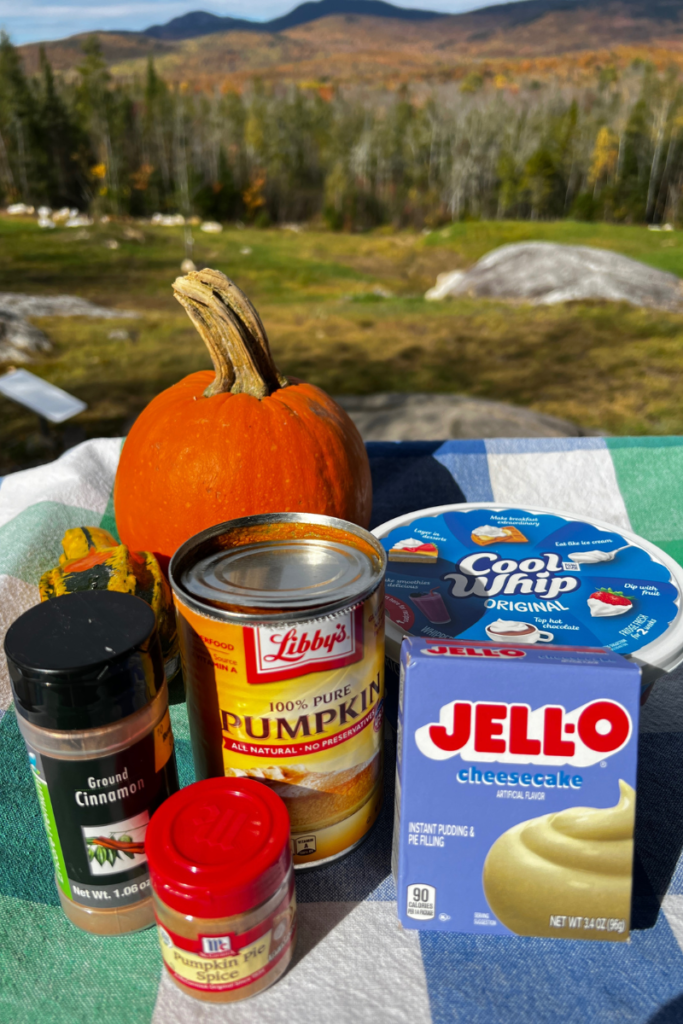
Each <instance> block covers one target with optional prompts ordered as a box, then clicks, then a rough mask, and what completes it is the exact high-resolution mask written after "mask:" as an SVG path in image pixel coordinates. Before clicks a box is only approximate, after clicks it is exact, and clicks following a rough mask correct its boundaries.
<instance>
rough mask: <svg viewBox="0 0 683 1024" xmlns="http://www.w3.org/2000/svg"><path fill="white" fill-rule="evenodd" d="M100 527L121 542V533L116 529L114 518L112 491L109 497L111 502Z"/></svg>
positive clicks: (108, 503)
mask: <svg viewBox="0 0 683 1024" xmlns="http://www.w3.org/2000/svg"><path fill="white" fill-rule="evenodd" d="M100 526H101V527H102V529H103V530H109V533H111V535H112V536H113V537H116V539H117V540H120V539H121V538H120V537H119V531H118V530H117V529H116V518H115V516H114V492H113V491H112V492H111V494H110V495H109V501H108V502H107V507H106V508H105V510H104V515H103V516H102V519H101V520H100Z"/></svg>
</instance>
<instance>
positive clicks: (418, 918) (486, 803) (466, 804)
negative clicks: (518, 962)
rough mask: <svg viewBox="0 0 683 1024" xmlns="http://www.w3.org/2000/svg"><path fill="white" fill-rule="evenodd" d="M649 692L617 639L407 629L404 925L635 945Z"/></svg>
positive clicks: (401, 776)
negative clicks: (489, 637)
mask: <svg viewBox="0 0 683 1024" xmlns="http://www.w3.org/2000/svg"><path fill="white" fill-rule="evenodd" d="M639 698H640V669H639V668H638V666H637V665H635V664H633V663H631V662H629V661H626V660H625V659H624V658H622V657H620V656H619V655H616V654H614V653H612V652H611V651H608V650H605V649H602V648H594V649H592V648H568V647H551V646H545V647H544V648H543V649H542V650H541V649H534V648H529V647H525V646H523V645H519V646H516V647H513V646H510V645H501V644H493V643H478V644H476V645H473V646H470V645H469V644H468V645H467V646H462V645H461V644H459V643H458V641H448V640H436V641H429V640H423V639H421V638H420V639H418V638H406V639H404V641H403V646H402V652H401V692H400V698H399V701H400V707H399V737H398V764H397V785H396V818H395V827H394V851H393V854H394V855H393V870H394V875H395V878H396V884H397V891H398V911H399V917H400V919H401V921H402V923H403V925H404V926H405V927H406V928H423V929H432V930H440V931H459V932H471V933H476V934H481V933H484V934H489V935H505V934H510V933H513V934H518V935H538V936H546V937H551V938H573V939H597V940H602V941H612V942H614V941H624V940H626V939H627V938H628V933H629V915H630V905H631V884H632V870H633V829H634V820H635V785H636V759H637V739H638V712H639Z"/></svg>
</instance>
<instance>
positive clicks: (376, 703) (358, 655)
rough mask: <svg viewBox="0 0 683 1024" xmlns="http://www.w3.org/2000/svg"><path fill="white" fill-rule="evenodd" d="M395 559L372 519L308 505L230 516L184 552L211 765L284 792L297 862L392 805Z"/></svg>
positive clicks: (202, 772) (188, 623)
mask: <svg viewBox="0 0 683 1024" xmlns="http://www.w3.org/2000/svg"><path fill="white" fill-rule="evenodd" d="M385 566H386V555H385V553H384V550H383V548H382V546H381V544H379V543H378V542H377V541H376V540H375V539H374V537H372V535H371V534H369V533H367V532H366V531H365V530H363V529H362V528H361V527H358V526H355V525H353V524H352V523H347V522H345V521H344V520H340V519H332V518H330V517H328V516H315V515H303V514H297V513H282V514H270V515H262V516H251V517H248V518H245V519H240V520H234V521H232V522H230V523H223V524H222V525H220V526H217V527H214V528H213V529H211V530H205V531H204V533H201V534H198V535H197V536H196V537H193V538H191V539H190V540H189V541H187V543H186V544H184V545H183V546H182V547H181V548H179V549H178V551H177V552H176V554H175V555H174V557H173V560H172V562H171V566H170V580H171V586H172V588H173V595H174V601H175V604H176V611H177V615H178V631H179V638H180V646H181V656H182V659H183V671H184V676H185V681H186V685H187V706H188V714H189V718H190V731H191V736H192V749H193V754H194V760H195V769H196V773H197V776H198V778H208V777H210V776H216V775H226V776H230V777H232V778H240V777H247V778H252V779H258V780H260V781H261V782H264V783H265V784H266V785H267V786H268V787H269V788H270V789H271V790H272V791H273V792H275V793H277V795H278V796H280V797H281V798H282V800H283V801H284V803H285V806H286V807H287V810H288V812H289V817H290V821H291V827H292V849H293V854H294V864H295V866H297V867H301V866H306V865H309V864H319V863H321V862H323V861H327V860H331V859H334V858H335V857H338V856H341V855H342V854H344V853H347V852H348V851H349V850H351V849H352V848H353V847H354V846H355V845H356V844H357V843H358V842H360V841H361V840H362V839H363V838H364V836H365V835H366V834H367V833H368V831H369V830H370V828H371V827H372V825H373V824H374V822H375V820H376V819H377V815H378V814H379V809H380V806H381V801H382V769H383V764H382V735H383V733H382V717H383V710H384V571H385Z"/></svg>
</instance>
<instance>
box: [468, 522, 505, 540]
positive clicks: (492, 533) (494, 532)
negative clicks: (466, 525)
mask: <svg viewBox="0 0 683 1024" xmlns="http://www.w3.org/2000/svg"><path fill="white" fill-rule="evenodd" d="M472 536H473V537H507V533H506V532H505V530H501V528H500V526H494V525H493V523H489V524H488V525H486V524H485V525H484V526H477V527H475V529H474V530H472Z"/></svg>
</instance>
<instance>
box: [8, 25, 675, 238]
mask: <svg viewBox="0 0 683 1024" xmlns="http://www.w3.org/2000/svg"><path fill="white" fill-rule="evenodd" d="M499 77H500V76H499ZM508 84H509V83H506V82H505V81H503V82H500V81H498V79H494V78H493V76H490V77H487V75H486V73H483V74H481V75H480V74H471V75H469V76H468V77H467V78H466V79H465V82H464V84H463V83H460V84H457V83H448V84H444V85H436V86H434V88H433V91H432V92H431V94H430V95H429V96H428V97H426V98H425V96H424V95H423V94H422V93H420V95H419V97H418V96H417V95H416V96H413V95H411V92H410V90H408V89H405V88H404V89H401V90H398V91H388V90H387V91H382V90H376V89H375V90H370V89H367V88H361V87H358V88H356V89H344V90H335V89H334V88H332V87H330V86H329V85H323V84H319V85H317V86H315V85H312V86H309V87H296V86H288V85H279V86H273V87H269V88H266V87H265V86H264V85H263V84H262V83H260V82H258V81H255V82H253V83H252V84H250V85H249V86H248V87H247V88H245V90H244V91H243V92H242V93H238V92H236V91H227V92H225V91H223V90H221V89H216V90H215V91H213V92H201V91H196V90H193V89H192V88H188V87H187V85H183V84H171V83H167V82H165V81H164V80H163V79H162V78H161V77H160V76H159V74H158V73H157V71H156V70H155V66H154V63H153V61H152V60H151V59H150V61H149V63H148V66H147V71H146V75H144V76H141V77H140V78H139V79H131V80H126V81H122V80H118V79H114V78H112V76H111V75H110V73H109V71H108V68H107V65H106V62H105V60H104V58H103V56H102V51H101V48H100V45H99V42H98V40H97V37H92V38H90V39H88V40H87V41H86V42H85V43H84V47H83V57H82V60H81V62H80V64H79V66H78V68H77V70H76V73H75V74H72V75H56V74H55V73H54V72H53V70H52V68H51V66H50V64H49V62H48V60H47V58H46V56H45V53H44V52H41V59H40V70H39V72H38V73H37V74H36V75H33V76H28V75H27V74H26V73H25V71H24V68H23V65H22V61H21V57H20V55H19V53H18V51H17V50H16V48H15V47H14V46H13V45H12V43H11V41H10V40H9V38H8V37H7V36H6V35H4V34H3V35H2V36H1V37H0V202H2V203H3V204H5V205H7V204H9V203H13V202H25V203H30V204H33V205H35V206H39V205H41V204H45V205H49V206H51V207H59V206H64V205H66V206H70V207H74V206H75V207H78V208H79V209H81V210H88V211H90V212H91V213H93V214H98V213H99V214H104V213H109V214H118V215H130V216H150V215H151V214H153V213H155V212H162V213H164V212H181V213H183V214H185V215H190V214H198V215H199V216H202V217H204V218H210V219H215V220H223V221H226V220H236V219H241V220H245V221H249V222H252V223H255V224H257V225H264V226H265V225H267V224H269V223H278V222H279V223H282V222H291V221H306V220H311V219H315V218H321V217H322V218H324V219H325V221H326V222H327V224H328V225H329V226H330V227H332V228H334V229H340V230H341V229H347V230H358V229H364V228H369V227H374V226H376V225H380V224H394V225H396V226H403V225H411V226H415V227H422V226H429V227H431V226H436V225H438V224H441V223H446V222H448V221H451V220H458V219H462V218H478V217H485V218H503V217H514V218H528V219H550V218H561V217H569V216H571V217H576V218H580V219H587V220H593V219H606V220H613V221H619V222H632V223H636V222H645V221H647V222H653V223H658V222H663V221H676V220H678V218H679V207H680V204H681V198H682V197H683V87H682V85H681V82H680V80H679V73H678V71H677V70H675V69H673V68H672V69H670V70H668V71H663V72H662V71H658V70H656V69H655V68H654V67H652V66H650V65H648V64H646V63H643V62H640V61H634V62H633V64H632V65H631V66H630V67H629V68H628V69H627V70H626V71H617V69H615V68H610V67H604V68H602V69H601V71H600V74H599V76H596V79H595V82H593V83H590V84H588V85H585V84H584V85H582V86H580V87H579V86H568V85H562V84H560V83H558V82H556V83H554V84H553V83H552V82H550V83H549V84H548V83H543V82H538V81H531V82H527V83H524V84H523V86H522V87H521V88H520V87H518V86H515V87H514V88H508V87H507V86H508Z"/></svg>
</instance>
